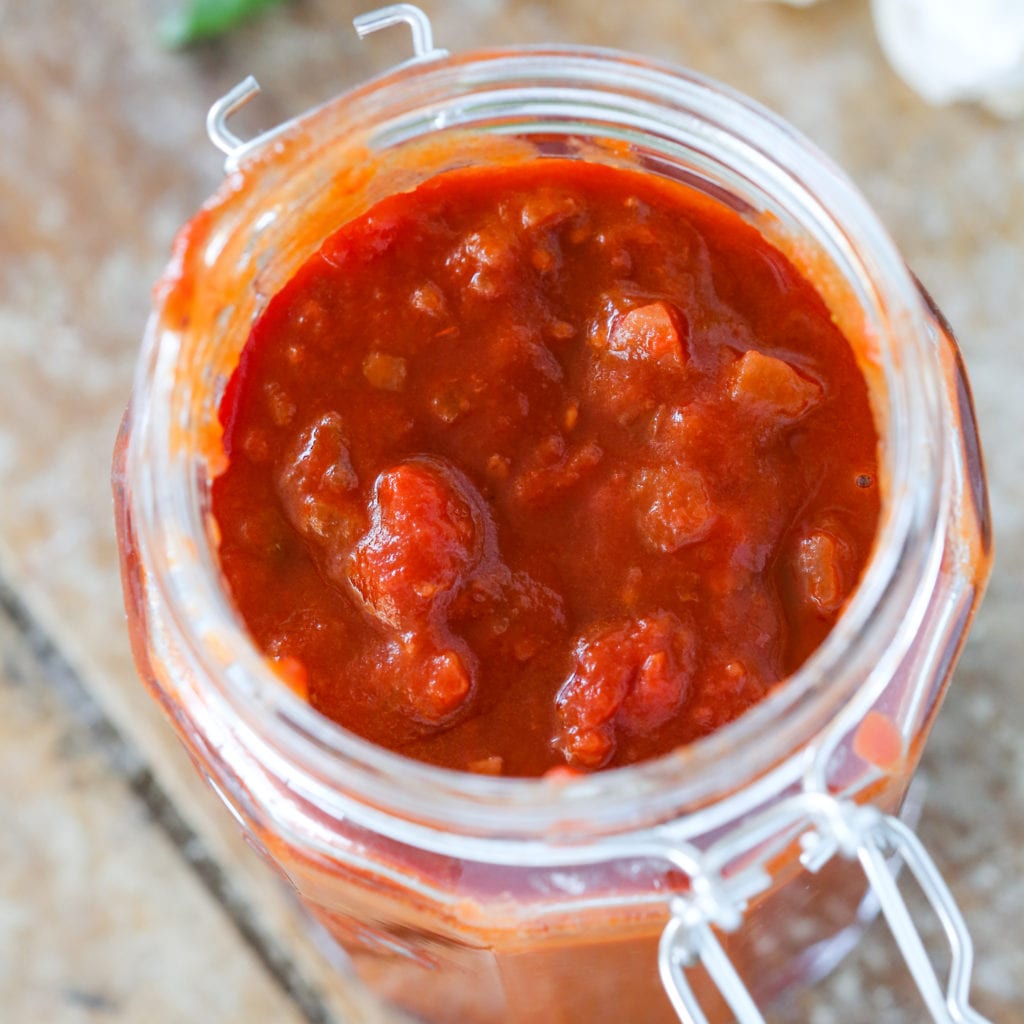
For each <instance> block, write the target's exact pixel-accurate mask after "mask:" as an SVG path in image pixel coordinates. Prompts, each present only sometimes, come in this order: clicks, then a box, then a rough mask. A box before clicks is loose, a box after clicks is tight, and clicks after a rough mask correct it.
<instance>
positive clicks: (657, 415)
mask: <svg viewBox="0 0 1024 1024" xmlns="http://www.w3.org/2000/svg"><path fill="white" fill-rule="evenodd" d="M221 420H222V423H223V426H224V439H225V451H226V454H227V457H228V466H227V469H226V471H225V472H224V473H223V474H222V475H221V476H220V477H219V478H218V479H217V480H216V481H215V482H214V486H213V513H214V516H215V518H216V520H217V522H218V525H219V528H220V534H221V541H220V558H221V564H222V568H223V572H224V575H225V577H226V579H227V582H228V585H229V587H230V590H231V593H232V595H233V597H234V600H235V602H236V604H237V607H238V609H239V611H240V613H241V615H242V617H243V618H244V620H245V622H246V624H247V625H248V628H249V630H250V631H251V633H252V635H253V637H254V639H255V641H256V643H257V644H258V645H259V647H260V648H261V649H262V650H263V651H264V652H265V653H266V655H267V656H268V658H270V659H272V662H273V664H274V665H275V666H276V668H277V670H278V672H279V673H280V674H281V676H282V677H283V678H284V679H285V680H286V681H287V682H288V683H289V684H290V685H292V686H293V687H295V688H296V689H297V690H299V692H301V693H302V694H303V695H304V696H305V697H306V698H307V699H308V700H309V701H310V703H311V704H312V705H313V706H314V707H315V708H317V709H318V710H319V711H321V712H322V713H323V714H324V715H326V716H328V717H330V718H332V719H334V720H335V721H336V722H338V723H339V724H341V725H342V726H344V727H346V728H348V729H350V730H352V731H354V732H356V733H359V734H361V735H363V736H364V737H366V738H368V739H369V740H371V741H373V742H375V743H378V744H381V745H384V746H386V747H388V748H391V749H393V750H396V751H399V752H401V753H403V754H406V755H408V756H410V757H413V758H418V759H420V760H423V761H427V762H431V763H435V764H439V765H444V766H448V767H451V768H456V769H461V770H469V771H474V772H482V773H488V774H503V775H513V776H537V775H541V774H544V773H545V772H548V771H551V770H553V769H563V770H564V769H565V768H569V769H572V770H577V771H593V770H598V769H601V768H606V767H614V766H619V765H625V764H629V763H633V762H636V761H641V760H644V759H646V758H650V757H654V756H657V755H659V754H662V753H665V752H667V751H669V750H671V749H673V748H674V747H676V746H678V745H680V744H685V743H687V742H690V741H692V740H694V739H696V738H698V737H700V736H703V735H705V734H707V733H710V732H712V731H713V730H715V729H717V728H719V727H720V726H722V725H723V724H725V723H727V722H729V721H731V720H732V719H734V718H736V717H737V716H738V715H740V714H742V713H743V712H744V711H745V710H746V709H747V708H749V707H751V706H752V705H753V704H755V703H756V702H757V701H759V700H761V699H762V698H763V697H764V696H765V694H766V693H768V692H769V691H770V690H771V688H772V687H774V686H775V685H777V684H778V683H779V682H780V680H783V679H784V678H785V677H786V676H787V675H789V674H790V673H792V672H793V671H794V670H795V669H796V668H798V667H799V666H800V664H801V663H802V662H803V661H804V660H805V659H806V658H807V657H808V656H809V655H810V653H811V652H812V651H813V650H814V649H815V647H817V646H818V644H819V643H820V642H821V641H822V639H823V638H824V637H825V635H826V634H827V633H828V631H829V629H830V628H831V626H832V625H833V623H834V622H835V619H836V617H837V615H838V614H839V612H840V611H841V609H842V607H843V604H844V603H845V601H846V600H847V598H848V597H849V595H850V593H851V591H852V589H853V588H854V586H855V585H856V583H857V580H858V578H859V576H860V574H861V571H862V569H863V567H864V564H865V562H866V559H867V557H868V555H869V552H870V549H871V546H872V542H873V538H874V534H875V530H876V526H877V521H878V515H879V493H878V491H879V487H878V484H877V447H878V437H877V432H876V429H875V425H874V422H873V419H872V415H871V410H870V405H869V400H868V393H867V386H866V384H865V381H864V379H863V377H862V375H861V373H860V370H859V369H858V366H857V362H856V359H855V356H854V352H853V350H852V348H851V346H850V344H849V342H848V341H847V339H846V338H845V337H844V336H843V335H842V333H841V332H840V331H839V330H838V328H837V327H836V326H835V324H834V323H833V321H832V319H831V318H830V315H829V311H828V309H827V308H826V307H825V305H824V303H823V302H822V301H821V299H820V297H819V296H818V294H817V293H816V292H815V291H814V289H813V288H812V286H811V285H810V284H809V283H808V282H807V281H806V280H805V279H804V278H802V277H801V275H800V274H799V273H798V272H797V271H796V270H795V268H794V267H793V266H792V265H791V264H790V263H789V262H788V261H787V260H786V258H785V257H784V256H783V255H782V254H781V253H780V252H779V251H778V250H776V249H775V248H773V247H772V246H771V245H770V244H769V243H768V242H767V241H766V240H765V239H764V238H763V237H762V236H761V235H760V234H759V233H758V232H757V231H756V230H755V229H754V228H753V227H752V226H750V225H749V224H748V223H746V222H745V221H744V220H743V219H742V218H741V217H740V215H739V214H738V213H736V212H735V211H733V210H731V209H729V208H727V207H726V206H724V205H722V204H720V203H718V202H717V201H714V200H711V199H709V198H708V197H707V196H705V195H703V194H702V193H699V192H697V191H695V190H693V189H690V188H688V187H686V186H683V185H680V184H676V183H671V182H668V181H665V180H663V179H661V178H657V177H655V176H653V175H650V174H645V173H641V172H639V171H630V170H624V169H617V168H612V167H608V166H603V165H598V164H591V163H586V162H584V161H571V160H562V159H538V160H535V161H532V162H528V163H525V164H521V165H511V166H491V167H476V168H471V169H465V170H458V171H451V172H448V173H445V174H442V175H439V176H438V177H436V178H434V179H432V180H430V181H428V182H426V183H424V184H422V185H420V186H419V187H418V188H416V189H415V190H414V191H411V192H408V193H403V194H400V195H395V196H392V197H390V198H388V199H386V200H384V201H382V202H380V203H378V204H377V205H376V206H374V207H373V208H372V209H371V210H369V211H368V212H367V213H366V214H364V215H363V216H361V217H359V218H357V219H356V220H353V221H352V222H350V223H348V224H346V225H345V226H344V227H342V228H341V229H340V230H338V231H337V232H336V233H335V234H334V235H332V236H331V237H330V238H329V239H328V240H327V241H326V242H325V243H324V244H323V246H322V247H321V248H320V250H319V251H318V252H317V253H315V254H314V255H313V256H312V257H311V258H310V259H309V260H308V261H307V263H306V264H305V265H304V266H303V267H302V268H301V270H300V271H299V272H298V273H297V274H296V275H295V277H294V278H293V279H292V281H291V282H290V283H289V284H288V285H287V286H286V287H285V288H284V289H283V290H282V291H281V292H280V293H278V294H277V295H275V296H274V297H273V298H272V299H271V301H270V302H269V305H268V306H267V308H266V310H265V311H264V312H263V314H262V315H261V316H260V318H259V320H258V321H257V323H256V324H255V326H254V328H253V331H252V336H251V338H250V340H249V342H248V344H247V346H246V348H245V350H244V351H243V354H242V357H241V361H240V363H239V365H238V368H237V370H236V371H235V373H234V375H233V376H232V378H231V380H230V381H229V383H228V386H227V389H226V392H225V395H224V398H223V402H222V406H221Z"/></svg>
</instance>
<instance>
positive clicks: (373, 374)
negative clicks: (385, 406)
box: [363, 351, 407, 391]
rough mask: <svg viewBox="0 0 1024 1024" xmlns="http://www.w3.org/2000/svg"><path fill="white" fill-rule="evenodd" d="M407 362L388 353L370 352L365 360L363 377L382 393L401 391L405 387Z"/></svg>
mask: <svg viewBox="0 0 1024 1024" xmlns="http://www.w3.org/2000/svg"><path fill="white" fill-rule="evenodd" d="M406 369H407V368H406V362H405V360H404V359H403V358H402V357H401V356H392V355H388V353H387V352H377V351H373V352H370V353H369V354H368V355H367V356H366V358H365V359H364V360H363V376H364V377H365V378H366V380H367V381H368V382H369V384H370V386H371V387H375V388H379V389H380V390H381V391H401V390H402V388H403V387H404V386H405V375H406Z"/></svg>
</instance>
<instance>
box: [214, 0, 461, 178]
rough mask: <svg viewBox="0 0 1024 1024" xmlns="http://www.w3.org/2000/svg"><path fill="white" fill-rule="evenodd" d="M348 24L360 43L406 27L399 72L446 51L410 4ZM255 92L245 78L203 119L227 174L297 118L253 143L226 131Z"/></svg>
mask: <svg viewBox="0 0 1024 1024" xmlns="http://www.w3.org/2000/svg"><path fill="white" fill-rule="evenodd" d="M352 24H353V26H354V27H355V30H356V32H357V34H358V35H359V38H360V39H364V38H365V37H366V36H368V35H369V34H370V33H371V32H378V31H379V30H380V29H383V28H391V27H392V26H393V25H403V24H404V25H408V26H409V31H410V32H411V34H412V49H413V56H412V57H410V58H409V60H407V61H403V62H402V63H401V64H399V65H398V67H400V68H401V67H406V66H407V65H410V64H420V63H423V62H424V61H430V60H439V59H440V58H442V57H447V56H448V51H447V50H442V49H439V48H438V47H436V46H434V32H433V29H432V27H431V25H430V19H429V18H428V17H427V16H426V14H424V13H423V11H421V10H420V9H419V8H418V7H416V6H415V5H414V4H391V5H390V6H388V7H381V8H379V9H378V10H375V11H367V12H366V13H365V14H360V15H357V16H356V17H355V18H353V19H352ZM259 91H260V86H259V82H257V81H256V79H255V78H254V77H253V76H252V75H249V76H248V77H247V78H245V79H243V80H242V81H241V82H239V83H238V85H236V86H235V87H234V88H233V89H231V90H229V91H228V92H226V93H225V94H224V95H223V96H221V98H220V99H219V100H217V101H216V102H215V103H214V104H213V105H212V106H211V107H210V110H209V112H208V113H207V115H206V134H207V135H208V136H209V137H210V141H211V142H212V143H213V144H214V145H215V146H216V147H217V148H218V149H219V150H220V151H221V152H222V153H224V154H225V160H224V170H225V171H226V172H228V173H230V172H231V171H233V170H235V168H236V167H237V166H238V164H239V162H240V160H241V158H242V157H243V156H244V155H245V154H246V153H250V152H252V151H253V150H255V149H258V148H259V147H261V146H262V145H264V143H266V142H267V141H268V140H269V139H271V138H272V137H273V136H275V135H278V134H280V133H281V132H282V131H284V130H285V129H286V128H287V127H289V126H290V125H292V124H294V123H295V121H296V120H298V118H292V119H291V120H289V121H286V122H285V123H284V124H281V125H278V126H277V127H276V128H272V129H271V130H270V131H267V132H263V133H262V134H260V135H258V136H256V137H255V138H253V139H249V140H244V139H241V138H239V137H238V136H237V135H236V134H235V133H234V132H233V131H231V129H230V128H228V125H227V121H228V118H229V117H230V116H231V115H232V114H234V113H235V111H237V110H239V109H241V108H242V107H244V106H245V104H246V103H248V102H249V101H250V100H251V99H252V98H253V97H254V96H256V95H257V94H258V93H259Z"/></svg>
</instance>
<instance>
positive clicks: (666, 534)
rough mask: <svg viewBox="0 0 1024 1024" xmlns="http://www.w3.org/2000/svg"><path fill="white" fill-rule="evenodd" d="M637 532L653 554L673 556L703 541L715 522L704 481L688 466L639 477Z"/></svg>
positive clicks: (643, 472)
mask: <svg viewBox="0 0 1024 1024" xmlns="http://www.w3.org/2000/svg"><path fill="white" fill-rule="evenodd" d="M634 491H635V493H636V496H637V529H638V531H639V533H640V538H641V540H643V542H644V544H645V545H646V546H647V547H648V548H650V549H651V550H652V551H660V552H662V553H663V554H666V555H667V554H671V553H672V552H673V551H678V550H679V549H680V548H681V547H683V546H684V545H686V544H694V543H696V542H697V541H699V540H703V539H704V538H705V537H706V536H707V535H708V533H709V531H710V530H711V527H712V525H713V524H714V521H715V511H714V508H713V506H712V504H711V499H710V498H709V497H708V492H707V488H706V487H705V486H704V478H703V477H702V476H701V474H700V473H698V472H697V470H695V469H689V468H687V467H685V466H659V467H657V468H655V469H644V470H641V471H640V473H638V474H637V478H636V481H635V484H634Z"/></svg>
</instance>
